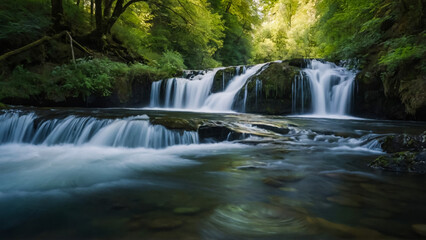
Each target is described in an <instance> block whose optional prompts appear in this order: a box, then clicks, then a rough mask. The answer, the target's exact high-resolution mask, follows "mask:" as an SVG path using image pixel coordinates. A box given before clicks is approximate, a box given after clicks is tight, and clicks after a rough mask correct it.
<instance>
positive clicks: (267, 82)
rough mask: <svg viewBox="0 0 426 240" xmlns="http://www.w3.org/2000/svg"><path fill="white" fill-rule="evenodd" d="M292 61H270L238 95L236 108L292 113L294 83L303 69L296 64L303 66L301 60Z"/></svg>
mask: <svg viewBox="0 0 426 240" xmlns="http://www.w3.org/2000/svg"><path fill="white" fill-rule="evenodd" d="M291 61H292V60H289V61H283V62H272V63H269V64H268V65H266V66H265V67H264V69H263V71H261V72H259V73H258V74H256V75H254V76H252V77H251V78H250V79H249V80H248V81H247V84H246V86H245V87H243V88H242V90H241V91H240V93H239V94H238V95H237V99H236V101H235V104H234V109H238V108H240V109H238V110H244V111H245V112H248V113H265V114H289V113H291V106H292V103H291V94H292V93H291V91H292V83H293V80H294V78H295V76H297V75H298V74H299V73H300V70H301V68H300V67H295V66H294V65H298V64H300V65H301V66H303V64H302V63H301V62H300V63H299V62H297V61H296V62H297V63H292V62H291ZM245 88H247V99H246V105H245V109H244V108H242V106H244V95H245V90H246V89H245ZM241 108H242V109H241Z"/></svg>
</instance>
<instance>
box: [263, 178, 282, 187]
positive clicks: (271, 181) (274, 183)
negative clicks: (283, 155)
mask: <svg viewBox="0 0 426 240" xmlns="http://www.w3.org/2000/svg"><path fill="white" fill-rule="evenodd" d="M262 182H263V183H264V184H266V185H268V186H271V187H274V188H279V187H282V186H284V184H285V182H281V181H278V180H276V179H274V178H264V179H262Z"/></svg>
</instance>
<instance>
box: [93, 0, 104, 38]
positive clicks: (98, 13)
mask: <svg viewBox="0 0 426 240" xmlns="http://www.w3.org/2000/svg"><path fill="white" fill-rule="evenodd" d="M95 20H96V30H95V31H96V33H97V35H98V37H102V34H103V28H104V27H103V25H104V24H103V20H104V19H103V16H102V0H95Z"/></svg>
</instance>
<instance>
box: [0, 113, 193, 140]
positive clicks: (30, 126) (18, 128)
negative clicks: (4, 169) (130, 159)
mask: <svg viewBox="0 0 426 240" xmlns="http://www.w3.org/2000/svg"><path fill="white" fill-rule="evenodd" d="M148 120H149V118H148V116H146V115H142V116H135V117H129V118H125V119H114V120H113V119H97V118H93V117H76V116H68V117H66V118H64V119H52V120H42V119H37V116H36V115H35V114H34V113H30V114H24V115H20V114H19V113H15V112H11V113H6V114H3V115H0V144H5V143H30V144H37V145H39V144H41V145H48V146H50V145H58V144H73V145H90V146H110V147H128V148H136V147H144V148H165V147H169V146H173V145H181V144H185V145H187V144H195V143H199V140H198V134H197V133H196V132H192V131H181V132H180V131H173V130H169V129H167V128H165V127H163V126H160V125H151V124H150V123H149V121H148Z"/></svg>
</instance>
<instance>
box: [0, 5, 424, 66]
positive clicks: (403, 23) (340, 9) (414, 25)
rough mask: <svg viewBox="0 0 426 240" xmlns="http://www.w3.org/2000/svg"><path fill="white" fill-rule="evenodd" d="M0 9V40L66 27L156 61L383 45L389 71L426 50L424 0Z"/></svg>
mask: <svg viewBox="0 0 426 240" xmlns="http://www.w3.org/2000/svg"><path fill="white" fill-rule="evenodd" d="M0 5H1V8H0V9H1V10H0V21H1V22H2V24H1V27H0V28H1V29H0V30H2V31H0V42H2V41H6V40H5V39H8V38H9V37H11V36H23V38H24V39H25V38H31V39H34V38H35V37H36V36H40V35H41V34H40V33H42V32H43V31H44V32H49V31H52V30H51V29H53V30H54V31H60V30H62V29H70V30H71V31H72V32H73V34H75V35H81V36H91V38H89V39H92V40H93V41H89V43H92V44H94V45H96V47H98V48H99V49H100V50H101V51H107V50H108V46H109V45H114V44H116V45H120V46H124V47H125V48H126V49H127V51H128V52H129V53H130V54H131V55H132V56H133V57H134V58H135V59H144V60H145V62H147V63H148V64H153V65H155V64H160V62H161V63H164V62H170V61H174V62H175V63H178V64H177V65H179V67H186V68H208V67H215V66H219V65H238V64H247V63H257V62H265V61H272V60H278V59H289V58H299V57H319V58H334V59H351V58H357V59H362V58H364V57H365V56H366V55H368V52H369V49H370V48H371V47H374V46H376V47H377V46H381V48H382V50H383V53H382V54H381V56H380V63H381V64H383V65H387V66H391V65H392V64H396V63H397V62H398V61H400V60H403V59H407V58H421V57H422V56H423V55H424V53H425V46H424V42H425V41H424V38H425V30H424V24H425V23H424V22H425V20H424V19H425V17H424V16H423V12H424V11H423V9H424V8H425V6H424V3H423V2H422V1H421V0H412V1H408V0H400V1H391V0H384V1H383V0H372V1H370V0H359V1H350V0H50V1H49V0H17V1H12V0H5V1H2V3H0ZM33 9H37V10H36V11H33ZM32 19H33V20H34V21H33V22H32V23H31V24H27V23H28V21H32ZM49 22H50V24H49ZM390 29H392V32H390V31H389V30H390ZM21 33H22V34H21ZM19 34H21V35H19ZM27 34H28V35H27ZM21 41H24V42H25V40H21V39H20V40H19V42H21ZM28 41H29V39H28ZM9 45H10V46H9ZM16 45H19V44H18V43H16ZM21 45H22V44H21ZM5 46H7V47H9V48H10V49H11V48H13V47H14V46H15V44H14V43H10V42H9V43H6V45H5Z"/></svg>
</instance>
